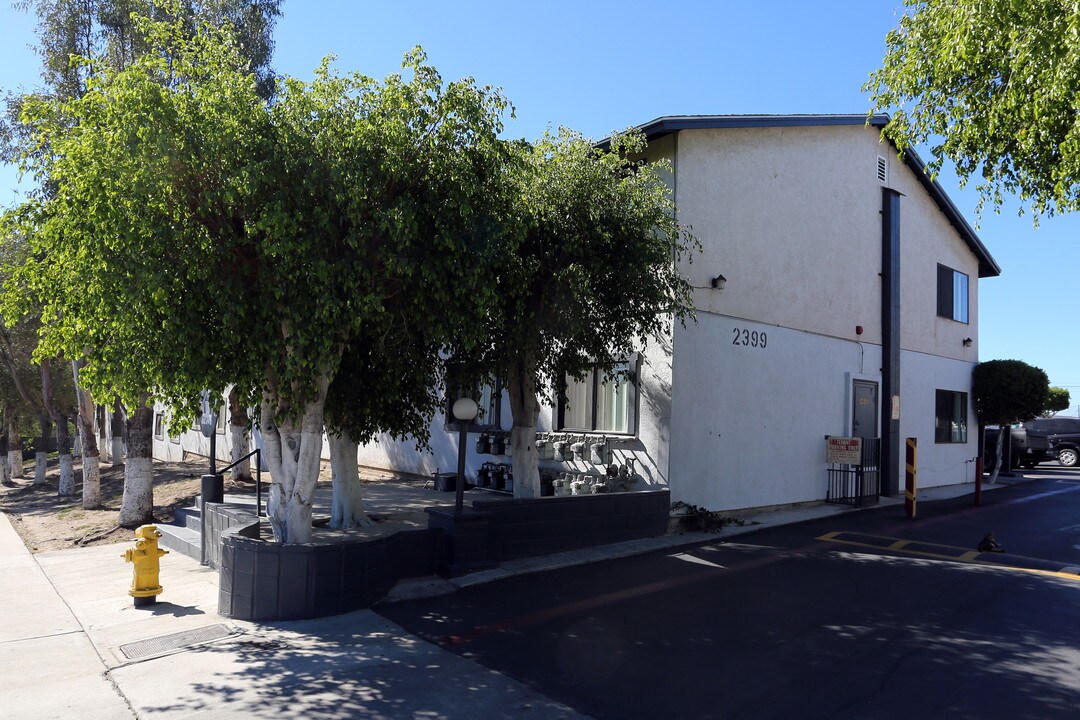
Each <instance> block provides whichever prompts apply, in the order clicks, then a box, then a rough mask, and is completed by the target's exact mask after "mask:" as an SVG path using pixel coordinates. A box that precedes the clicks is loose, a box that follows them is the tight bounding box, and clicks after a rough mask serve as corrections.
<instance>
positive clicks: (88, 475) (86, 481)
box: [82, 455, 101, 510]
mask: <svg viewBox="0 0 1080 720" xmlns="http://www.w3.org/2000/svg"><path fill="white" fill-rule="evenodd" d="M82 471H83V489H82V506H83V509H85V510H94V509H96V508H99V507H101V461H100V458H98V456H97V455H85V456H83V461H82Z"/></svg>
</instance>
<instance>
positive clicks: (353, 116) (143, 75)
mask: <svg viewBox="0 0 1080 720" xmlns="http://www.w3.org/2000/svg"><path fill="white" fill-rule="evenodd" d="M136 26H137V28H138V29H139V31H140V32H141V33H142V35H143V37H145V38H146V41H147V43H148V44H149V47H150V48H151V49H152V51H150V52H146V53H143V54H142V55H140V56H139V57H137V58H135V59H134V61H133V62H132V63H131V64H129V65H128V66H126V67H125V68H123V69H121V70H112V69H105V70H103V71H102V72H101V73H99V74H97V75H94V76H92V77H91V78H90V79H89V80H88V90H87V92H86V93H84V94H83V95H81V96H79V97H76V98H70V99H57V98H33V99H31V100H30V101H28V102H27V103H26V105H25V107H24V111H23V120H24V122H25V123H27V125H28V126H30V127H32V128H33V129H34V137H35V138H37V142H38V143H39V144H38V146H36V147H31V148H29V149H28V151H27V152H26V154H25V155H24V158H25V160H26V162H27V163H29V167H30V168H31V169H32V170H34V171H36V172H38V173H42V174H47V176H48V177H49V180H50V182H51V183H52V184H53V186H54V188H55V190H54V191H53V192H50V193H47V194H42V195H40V196H38V197H36V198H35V199H34V200H32V201H30V202H28V203H26V204H25V205H23V206H22V207H21V208H19V209H18V210H17V211H16V212H13V213H9V214H8V217H7V221H8V222H10V223H15V224H16V225H17V226H18V229H19V231H20V232H22V233H23V234H25V236H26V237H27V238H29V241H30V243H31V247H32V252H31V254H30V255H31V258H30V260H29V261H28V262H27V263H26V264H25V265H24V266H23V267H21V268H18V269H17V270H16V272H15V273H14V276H13V278H12V281H11V282H10V283H9V284H8V288H7V290H8V292H7V294H6V295H7V298H8V299H9V300H10V301H12V303H13V305H12V306H11V307H9V312H11V313H15V314H17V313H18V312H19V311H20V309H21V308H20V307H19V299H20V298H33V299H35V300H37V301H40V302H41V305H42V308H43V310H42V318H43V323H42V326H43V328H44V329H45V331H44V333H43V336H42V340H41V346H40V347H39V350H38V352H39V353H41V354H42V356H43V357H44V356H54V355H58V354H60V353H66V354H67V355H69V356H77V355H79V354H80V353H85V360H86V364H85V366H84V368H83V370H82V373H81V376H80V377H81V379H82V381H83V382H84V383H85V384H86V386H87V387H88V388H90V389H91V390H92V391H93V392H105V391H109V390H113V389H115V391H116V392H117V393H119V394H120V396H121V397H122V398H123V399H124V400H125V402H128V403H132V404H134V405H135V406H141V404H142V402H143V399H144V398H145V395H146V393H148V392H152V393H154V394H155V395H156V396H157V397H158V398H159V399H161V400H163V401H165V402H166V403H167V404H169V405H171V406H172V407H173V408H174V409H175V410H176V412H177V413H178V414H179V415H180V419H181V422H183V421H184V417H185V416H186V417H191V416H192V415H194V414H195V413H197V412H198V408H199V399H200V391H201V390H202V389H204V388H211V389H216V390H220V389H223V388H224V387H226V386H227V385H229V384H233V383H235V384H237V385H238V386H239V387H240V388H241V389H242V391H243V392H244V393H245V394H246V398H247V400H248V401H249V402H250V404H251V405H260V403H259V401H260V400H261V401H262V402H261V409H262V418H261V426H262V429H263V438H264V442H266V444H267V448H268V456H270V458H271V459H270V460H269V461H268V462H269V466H270V469H271V473H272V475H274V476H275V485H278V483H279V479H280V478H281V477H285V476H287V477H288V478H290V479H289V481H288V482H283V483H282V485H281V487H282V488H283V490H282V494H281V495H280V496H275V494H274V492H273V491H272V493H271V498H272V500H277V499H280V500H281V503H282V504H284V505H289V506H293V505H296V506H297V507H301V508H303V507H304V506H305V505H306V507H307V509H308V511H310V492H312V491H313V489H314V481H315V478H316V476H317V470H318V467H317V466H318V458H319V449H318V447H315V445H317V444H319V443H321V431H322V425H323V415H322V413H323V403H324V402H325V400H326V395H327V387H328V385H329V383H330V382H331V381H332V380H333V379H334V378H335V377H336V376H337V374H338V371H339V369H340V368H341V367H342V366H343V362H344V359H345V358H346V354H347V353H349V354H350V358H349V363H345V366H346V367H357V368H359V369H360V370H362V371H364V372H367V373H369V374H370V373H379V372H400V371H403V369H404V370H408V371H409V372H410V373H411V375H410V380H412V379H415V378H417V373H418V372H423V373H426V372H428V371H429V369H430V368H431V364H430V363H423V362H413V363H411V364H409V363H410V361H409V360H408V355H406V354H403V353H402V349H403V348H406V349H410V350H416V349H420V350H422V351H425V352H427V353H428V355H429V356H433V355H434V352H435V351H436V350H437V348H438V347H439V346H440V345H441V344H445V343H446V342H447V333H450V332H455V333H457V332H459V331H461V330H462V329H463V328H466V327H468V326H469V323H467V322H464V321H462V320H461V318H462V317H465V316H471V314H472V313H474V312H475V310H474V309H473V308H474V307H475V306H479V307H483V306H484V299H485V298H486V297H487V296H489V295H490V293H491V292H492V290H491V288H489V287H487V286H486V285H485V284H484V283H483V282H482V278H481V277H480V276H479V269H480V268H482V267H483V266H484V265H485V263H484V261H483V257H485V256H487V255H492V254H496V255H497V254H498V253H496V252H495V251H494V250H493V249H492V248H493V247H494V245H495V244H496V243H495V238H497V237H498V236H499V233H498V232H497V230H498V224H497V222H496V218H497V217H500V216H503V215H504V214H505V213H504V212H503V211H499V212H496V211H495V210H493V206H494V204H495V203H498V202H502V201H504V199H505V198H507V197H508V193H507V190H506V187H507V184H506V170H507V167H508V158H509V147H510V145H509V144H507V143H504V142H503V141H501V140H499V139H498V137H497V136H498V133H499V132H500V131H501V129H502V124H501V122H502V120H501V119H502V115H503V113H504V112H505V110H506V108H507V103H506V101H505V100H504V99H503V97H502V95H501V93H500V92H499V91H497V90H495V89H493V88H489V87H479V86H477V85H476V84H475V83H474V82H473V81H472V80H471V79H468V78H466V79H464V80H460V81H456V82H450V83H444V81H443V80H442V78H441V76H440V75H439V74H438V72H437V71H435V69H434V68H432V67H431V66H430V65H428V64H427V63H426V57H425V55H424V54H423V52H422V51H421V50H419V49H416V50H414V51H413V52H411V53H409V54H408V55H407V56H406V59H405V62H404V65H403V67H404V70H405V73H406V74H405V75H401V74H394V75H391V76H388V77H387V78H385V79H384V80H381V81H376V80H373V79H371V78H368V77H365V76H363V75H360V74H356V73H351V74H340V73H338V72H336V71H335V70H334V69H333V68H332V66H331V62H330V60H327V61H325V62H324V63H323V65H322V66H321V67H320V68H319V69H318V70H317V71H316V73H315V77H314V79H313V80H311V81H310V82H303V81H300V80H298V79H295V78H286V79H285V80H283V81H282V83H281V84H280V86H279V89H278V93H277V98H276V100H275V102H274V103H272V104H269V105H268V104H266V103H265V102H263V100H262V98H261V97H260V95H259V93H258V88H257V84H256V79H255V77H254V76H253V75H252V74H251V73H250V72H249V68H248V63H247V61H246V59H245V58H244V57H243V55H242V54H241V53H240V51H239V47H238V43H237V40H236V38H235V37H234V36H233V35H232V34H231V32H229V30H228V29H225V28H220V27H216V26H212V25H209V24H206V23H203V24H200V25H199V26H198V28H197V31H196V32H194V33H193V32H191V30H190V28H189V27H188V25H187V23H186V22H185V20H184V19H183V18H173V19H171V20H169V21H167V22H162V21H154V20H152V19H146V18H143V19H141V20H139V21H138V23H137V25H136ZM461 339H465V336H464V335H463V336H461ZM372 353H386V354H385V355H376V356H375V357H372ZM353 355H355V357H352V356H353ZM424 379H425V380H428V379H430V378H427V377H425V378H424ZM399 386H400V385H395V384H393V383H390V382H378V381H377V380H376V379H375V378H371V377H368V378H366V383H365V384H364V385H363V387H364V389H365V391H368V392H369V393H370V395H369V397H368V398H367V400H368V402H370V403H371V407H379V406H380V403H382V404H383V405H385V404H386V402H389V401H388V400H386V399H385V398H383V397H380V396H379V395H378V393H390V392H394V391H395V390H396V389H397V388H399ZM372 414H373V415H375V416H379V415H380V413H377V412H373V413H372ZM406 429H408V428H406ZM302 446H305V447H306V446H311V447H307V449H306V450H305V449H302ZM274 448H276V449H277V450H278V451H280V452H278V453H277V455H275V452H273V450H274ZM274 457H276V458H277V459H278V460H279V461H280V465H279V466H277V467H276V466H275V461H274V459H273V458H274ZM302 459H303V462H301V460H302ZM305 462H306V463H308V464H310V463H314V466H313V468H306V469H305V468H301V467H300V465H301V464H303V463H305ZM305 467H306V466H305ZM309 470H312V471H313V473H314V474H312V473H311V472H308V471H309ZM305 473H306V474H305ZM298 479H299V482H296V483H294V482H293V481H295V480H298ZM294 501H295V503H294ZM277 520H279V521H280V523H278V524H276V525H275V530H278V529H282V530H283V533H284V527H285V525H286V524H287V523H286V522H285V520H284V518H283V517H281V518H277ZM293 520H298V521H299V520H300V515H294V516H293ZM293 530H294V531H295V533H299V534H294V532H292V531H290V532H288V533H284V535H283V537H285V536H287V539H289V540H298V539H301V538H302V537H303V533H304V529H303V528H300V527H294V528H293ZM307 532H310V526H309V527H308V528H307Z"/></svg>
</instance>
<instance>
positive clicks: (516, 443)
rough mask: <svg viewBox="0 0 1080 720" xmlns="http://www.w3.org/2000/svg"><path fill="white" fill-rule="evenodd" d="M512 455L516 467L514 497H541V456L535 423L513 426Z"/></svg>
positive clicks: (512, 461) (511, 434)
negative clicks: (537, 446)
mask: <svg viewBox="0 0 1080 720" xmlns="http://www.w3.org/2000/svg"><path fill="white" fill-rule="evenodd" d="M510 455H511V463H512V465H513V468H514V497H521V498H531V497H540V468H539V460H540V457H539V453H537V451H536V426H535V425H533V426H532V427H525V426H520V425H515V426H514V427H513V428H511V430H510Z"/></svg>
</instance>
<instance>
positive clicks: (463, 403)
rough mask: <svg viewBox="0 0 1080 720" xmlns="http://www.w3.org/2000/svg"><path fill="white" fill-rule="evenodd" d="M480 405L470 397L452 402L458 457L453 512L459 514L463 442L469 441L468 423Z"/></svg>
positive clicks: (460, 509) (461, 506) (463, 457)
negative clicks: (456, 432) (456, 426)
mask: <svg viewBox="0 0 1080 720" xmlns="http://www.w3.org/2000/svg"><path fill="white" fill-rule="evenodd" d="M479 410H480V407H479V406H478V405H477V404H476V401H475V400H473V399H472V398H467V397H463V398H458V399H457V400H456V401H455V402H454V410H453V411H454V419H455V420H457V422H458V458H457V479H456V487H455V499H454V514H455V515H461V513H462V510H463V508H464V505H465V444H466V443H467V442H468V441H469V423H471V422H472V421H473V418H475V417H476V413H477V412H478V411H479Z"/></svg>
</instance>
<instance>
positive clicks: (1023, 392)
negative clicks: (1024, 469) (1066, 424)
mask: <svg viewBox="0 0 1080 720" xmlns="http://www.w3.org/2000/svg"><path fill="white" fill-rule="evenodd" d="M971 380H972V388H971V392H972V399H973V400H974V403H975V412H976V413H977V414H978V416H979V431H980V432H979V437H982V429H983V428H984V427H985V426H986V425H998V426H1000V428H1001V430H1000V431H999V433H998V441H997V449H996V459H995V462H994V469H993V471H992V472H991V474H990V482H996V481H997V477H998V473H999V472H1000V470H1001V448H1002V447H1003V446H1004V444H1005V443H1006V442H1008V441H1009V426H1011V425H1013V424H1015V423H1022V422H1027V421H1028V420H1031V419H1033V418H1036V417H1038V416H1039V415H1040V414H1041V413H1042V412H1043V410H1044V409H1045V408H1046V403H1047V399H1048V397H1049V389H1050V381H1049V380H1048V378H1047V376H1046V373H1045V372H1043V371H1042V370H1041V369H1040V368H1037V367H1034V366H1032V365H1028V364H1027V363H1025V362H1023V361H1022V360H987V361H986V362H981V363H979V364H978V365H976V366H975V369H974V370H973V371H972V378H971Z"/></svg>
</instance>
